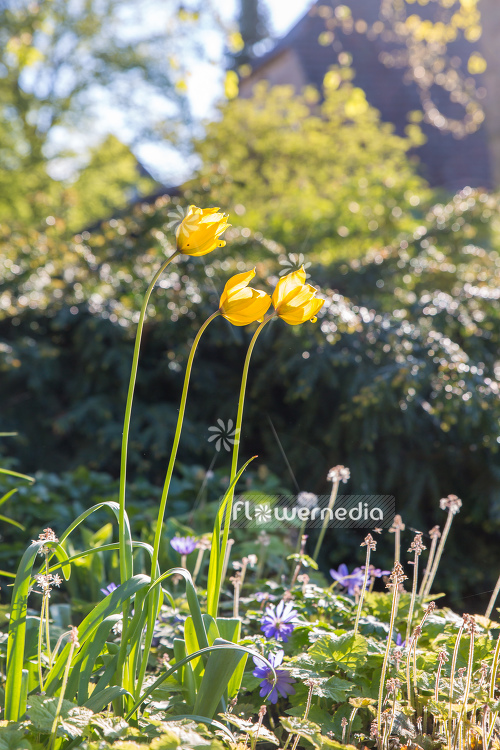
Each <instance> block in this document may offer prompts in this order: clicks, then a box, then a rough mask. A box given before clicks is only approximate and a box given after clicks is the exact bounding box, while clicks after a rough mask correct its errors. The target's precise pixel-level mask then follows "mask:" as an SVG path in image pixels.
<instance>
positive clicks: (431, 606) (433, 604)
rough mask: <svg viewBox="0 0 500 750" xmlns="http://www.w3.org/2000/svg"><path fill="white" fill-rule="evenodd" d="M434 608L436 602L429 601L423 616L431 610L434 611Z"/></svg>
mask: <svg viewBox="0 0 500 750" xmlns="http://www.w3.org/2000/svg"><path fill="white" fill-rule="evenodd" d="M435 609H436V602H429V604H428V605H427V608H426V610H425V616H426V617H427V615H430V614H431V612H434V610H435Z"/></svg>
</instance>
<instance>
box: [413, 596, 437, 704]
mask: <svg viewBox="0 0 500 750" xmlns="http://www.w3.org/2000/svg"><path fill="white" fill-rule="evenodd" d="M435 608H436V605H435V603H434V602H430V603H429V605H428V607H427V609H426V610H425V612H424V615H423V617H422V619H421V620H420V622H419V624H418V625H417V627H416V628H415V630H414V631H413V634H412V637H411V640H410V641H409V643H408V653H407V656H406V689H407V694H408V702H409V703H410V704H412V700H413V698H414V699H415V707H416V693H417V641H418V639H419V637H420V635H421V633H422V628H423V626H424V623H425V621H426V619H427V618H428V616H429V615H430V614H431V612H433V611H434V609H435ZM412 658H413V689H412V681H411V679H410V662H411V659H412ZM412 695H413V698H412Z"/></svg>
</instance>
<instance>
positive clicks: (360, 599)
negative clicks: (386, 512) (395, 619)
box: [354, 544, 371, 635]
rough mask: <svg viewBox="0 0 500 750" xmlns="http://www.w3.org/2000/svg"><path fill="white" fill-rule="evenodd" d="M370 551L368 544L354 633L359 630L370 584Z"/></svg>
mask: <svg viewBox="0 0 500 750" xmlns="http://www.w3.org/2000/svg"><path fill="white" fill-rule="evenodd" d="M370 553H371V546H370V545H369V544H367V545H366V562H365V577H364V579H363V586H362V588H361V593H360V595H359V602H358V611H357V613H356V622H355V623H354V635H356V633H357V632H358V627H359V619H360V617H361V610H362V609H363V601H364V598H365V591H366V587H367V585H368V574H369V571H370Z"/></svg>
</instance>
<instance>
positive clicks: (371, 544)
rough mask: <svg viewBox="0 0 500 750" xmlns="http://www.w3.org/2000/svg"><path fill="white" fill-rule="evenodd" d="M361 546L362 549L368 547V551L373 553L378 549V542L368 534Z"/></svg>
mask: <svg viewBox="0 0 500 750" xmlns="http://www.w3.org/2000/svg"><path fill="white" fill-rule="evenodd" d="M360 546H361V547H368V549H370V550H372V552H373V551H374V550H376V549H377V542H376V541H375V539H374V538H373V537H372V535H371V534H367V535H366V536H365V541H364V542H361V545H360Z"/></svg>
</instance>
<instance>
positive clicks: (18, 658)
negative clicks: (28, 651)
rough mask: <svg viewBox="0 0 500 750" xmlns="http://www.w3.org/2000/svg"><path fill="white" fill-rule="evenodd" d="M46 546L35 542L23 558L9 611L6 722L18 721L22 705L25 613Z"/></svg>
mask: <svg viewBox="0 0 500 750" xmlns="http://www.w3.org/2000/svg"><path fill="white" fill-rule="evenodd" d="M43 544H44V542H33V543H32V544H30V546H29V547H28V549H27V550H26V552H25V553H24V555H23V556H22V558H21V562H20V564H19V568H18V569H17V574H16V580H15V582H14V591H13V593H12V604H11V609H10V620H9V636H8V641H7V679H6V683H5V718H6V719H7V721H18V720H19V718H20V715H19V711H20V706H21V703H22V682H23V666H24V645H25V641H26V611H27V608H28V594H29V590H30V584H31V575H32V572H33V565H34V563H35V559H36V556H37V554H38V551H39V550H40V547H42V546H43Z"/></svg>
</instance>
